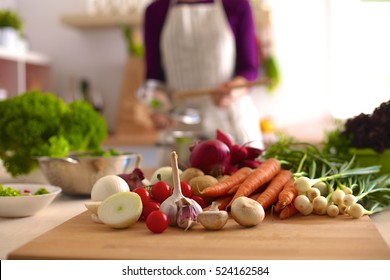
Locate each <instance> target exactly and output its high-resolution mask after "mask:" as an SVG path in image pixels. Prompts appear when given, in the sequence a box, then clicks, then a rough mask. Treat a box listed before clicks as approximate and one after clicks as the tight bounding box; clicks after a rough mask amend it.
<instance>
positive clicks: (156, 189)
mask: <svg viewBox="0 0 390 280" xmlns="http://www.w3.org/2000/svg"><path fill="white" fill-rule="evenodd" d="M150 192H151V193H152V197H153V199H154V200H156V201H157V202H160V203H161V202H163V201H164V200H165V199H167V198H168V197H169V196H170V195H171V188H170V187H169V185H168V184H167V183H166V182H164V181H158V182H157V183H155V184H154V185H153V186H152V189H151V190H150Z"/></svg>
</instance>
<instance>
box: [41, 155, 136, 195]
mask: <svg viewBox="0 0 390 280" xmlns="http://www.w3.org/2000/svg"><path fill="white" fill-rule="evenodd" d="M37 159H38V162H39V167H40V169H41V171H42V173H43V174H44V176H45V177H46V179H47V180H48V181H49V183H50V184H52V185H54V186H59V187H61V188H62V191H63V193H65V194H70V195H90V194H91V190H92V187H93V185H94V184H95V182H96V181H97V180H98V179H99V178H101V177H103V176H106V175H116V174H121V173H130V172H131V171H132V170H133V169H134V168H136V167H139V166H140V164H141V155H139V154H135V153H127V154H122V155H117V156H109V157H104V156H88V155H86V154H73V155H71V156H69V157H65V158H52V157H39V158H37Z"/></svg>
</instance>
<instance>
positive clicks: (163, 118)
mask: <svg viewBox="0 0 390 280" xmlns="http://www.w3.org/2000/svg"><path fill="white" fill-rule="evenodd" d="M150 118H151V119H152V123H153V126H154V128H155V129H157V130H162V129H167V128H171V127H172V126H173V125H174V124H175V121H174V120H173V119H172V118H170V117H169V116H168V115H166V114H163V113H158V112H153V113H151V114H150Z"/></svg>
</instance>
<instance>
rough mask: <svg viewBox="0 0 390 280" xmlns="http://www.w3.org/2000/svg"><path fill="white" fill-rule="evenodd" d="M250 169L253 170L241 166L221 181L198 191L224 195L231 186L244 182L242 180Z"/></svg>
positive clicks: (207, 194)
mask: <svg viewBox="0 0 390 280" xmlns="http://www.w3.org/2000/svg"><path fill="white" fill-rule="evenodd" d="M252 171H253V170H252V169H251V168H249V167H242V168H240V169H239V170H237V171H236V172H235V173H233V174H232V175H231V176H230V177H228V178H226V179H225V180H223V181H222V182H218V183H217V184H214V185H212V186H210V187H208V188H205V189H204V190H202V191H201V192H200V193H201V194H202V195H205V196H209V197H218V196H223V195H226V194H228V191H229V190H230V189H231V188H233V187H234V186H236V185H238V184H241V183H242V182H244V180H245V179H246V178H247V177H248V175H249V174H251V173H252Z"/></svg>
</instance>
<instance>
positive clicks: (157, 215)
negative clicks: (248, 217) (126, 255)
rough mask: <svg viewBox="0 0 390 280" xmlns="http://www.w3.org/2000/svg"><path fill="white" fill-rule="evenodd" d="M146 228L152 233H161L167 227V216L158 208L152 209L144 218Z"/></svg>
mask: <svg viewBox="0 0 390 280" xmlns="http://www.w3.org/2000/svg"><path fill="white" fill-rule="evenodd" d="M146 226H147V228H148V229H149V230H150V231H151V232H154V233H161V232H163V231H164V230H166V229H167V227H168V217H167V215H165V213H164V212H162V211H160V210H154V211H153V212H151V213H150V214H149V216H148V217H147V218H146Z"/></svg>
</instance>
